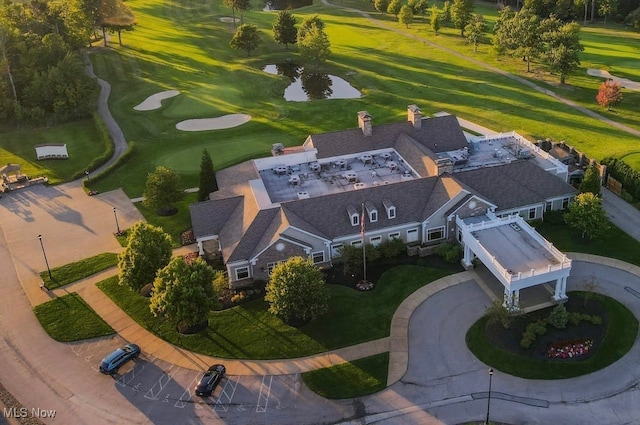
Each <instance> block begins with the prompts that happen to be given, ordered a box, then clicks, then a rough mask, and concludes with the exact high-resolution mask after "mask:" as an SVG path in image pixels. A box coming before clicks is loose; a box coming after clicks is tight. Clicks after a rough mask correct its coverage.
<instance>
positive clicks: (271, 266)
mask: <svg viewBox="0 0 640 425" xmlns="http://www.w3.org/2000/svg"><path fill="white" fill-rule="evenodd" d="M283 262H284V261H275V262H273V263H267V275H268V276H271V273H273V269H274V268H275V267H276V266H277V265H278V264H280V263H283Z"/></svg>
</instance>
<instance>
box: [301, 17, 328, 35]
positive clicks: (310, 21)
mask: <svg viewBox="0 0 640 425" xmlns="http://www.w3.org/2000/svg"><path fill="white" fill-rule="evenodd" d="M312 27H317V28H319V29H320V30H321V31H324V21H323V20H322V19H321V18H320V17H319V16H318V15H313V16H309V17H308V18H305V19H303V20H302V23H300V27H299V28H298V39H300V38H301V37H304V36H305V34H306V32H307V31H308V30H310V29H311V28H312Z"/></svg>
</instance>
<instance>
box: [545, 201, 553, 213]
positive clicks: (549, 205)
mask: <svg viewBox="0 0 640 425" xmlns="http://www.w3.org/2000/svg"><path fill="white" fill-rule="evenodd" d="M552 209H553V202H551V201H547V203H546V204H545V206H544V210H545V211H551V210H552Z"/></svg>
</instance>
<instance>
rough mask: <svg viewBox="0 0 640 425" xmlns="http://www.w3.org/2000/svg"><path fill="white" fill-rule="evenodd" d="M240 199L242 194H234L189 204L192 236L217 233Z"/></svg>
mask: <svg viewBox="0 0 640 425" xmlns="http://www.w3.org/2000/svg"><path fill="white" fill-rule="evenodd" d="M242 201H243V197H242V196H234V197H231V198H225V199H216V200H213V201H204V202H198V203H197V204H191V205H189V211H190V212H191V223H192V224H193V236H195V237H196V238H200V237H203V236H209V235H217V234H219V233H220V230H222V228H223V227H224V225H225V223H226V222H227V220H229V217H230V216H231V214H233V212H234V211H235V209H236V208H237V207H238V205H240V203H241V202H242Z"/></svg>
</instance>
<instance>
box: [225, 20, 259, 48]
mask: <svg viewBox="0 0 640 425" xmlns="http://www.w3.org/2000/svg"><path fill="white" fill-rule="evenodd" d="M230 44H231V47H232V48H234V49H237V50H246V51H247V56H251V51H252V50H255V49H256V48H257V47H258V45H259V44H260V33H259V32H258V27H257V26H255V25H250V24H242V25H240V26H239V27H238V29H237V30H236V33H235V34H234V35H233V38H232V39H231V43H230Z"/></svg>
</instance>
